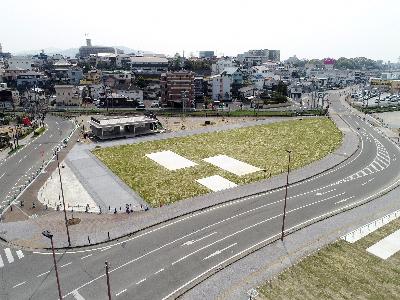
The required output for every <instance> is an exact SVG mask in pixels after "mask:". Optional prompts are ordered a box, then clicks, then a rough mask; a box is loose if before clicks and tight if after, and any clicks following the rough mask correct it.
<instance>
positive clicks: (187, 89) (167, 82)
mask: <svg viewBox="0 0 400 300" xmlns="http://www.w3.org/2000/svg"><path fill="white" fill-rule="evenodd" d="M194 77H195V74H194V73H193V72H190V71H184V70H182V71H176V72H167V73H164V74H162V75H161V82H160V85H161V102H162V103H163V104H166V105H168V106H175V107H179V106H182V105H184V106H185V107H191V106H192V105H193V103H194Z"/></svg>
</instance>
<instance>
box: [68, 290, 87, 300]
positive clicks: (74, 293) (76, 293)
mask: <svg viewBox="0 0 400 300" xmlns="http://www.w3.org/2000/svg"><path fill="white" fill-rule="evenodd" d="M71 294H72V296H74V298H75V300H85V298H83V297H82V295H81V294H79V292H78V290H75V291H73V292H72V293H71Z"/></svg>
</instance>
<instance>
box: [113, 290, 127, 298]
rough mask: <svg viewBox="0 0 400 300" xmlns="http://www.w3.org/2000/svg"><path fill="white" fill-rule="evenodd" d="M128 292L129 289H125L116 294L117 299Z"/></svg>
mask: <svg viewBox="0 0 400 300" xmlns="http://www.w3.org/2000/svg"><path fill="white" fill-rule="evenodd" d="M126 291H127V289H123V290H122V291H120V292H118V293H116V294H115V297H118V296H119V295H121V294H122V293H125V292H126Z"/></svg>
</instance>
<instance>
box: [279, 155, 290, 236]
mask: <svg viewBox="0 0 400 300" xmlns="http://www.w3.org/2000/svg"><path fill="white" fill-rule="evenodd" d="M286 152H287V153H288V156H289V161H288V165H287V173H286V187H285V204H284V206H283V219H282V233H281V241H283V236H284V232H285V218H286V201H287V193H288V185H289V172H290V153H292V151H289V150H286Z"/></svg>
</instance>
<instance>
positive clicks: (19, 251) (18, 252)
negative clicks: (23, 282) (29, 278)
mask: <svg viewBox="0 0 400 300" xmlns="http://www.w3.org/2000/svg"><path fill="white" fill-rule="evenodd" d="M16 253H17V256H18V259H21V258H23V257H24V253H22V251H21V250H17V252H16Z"/></svg>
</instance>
